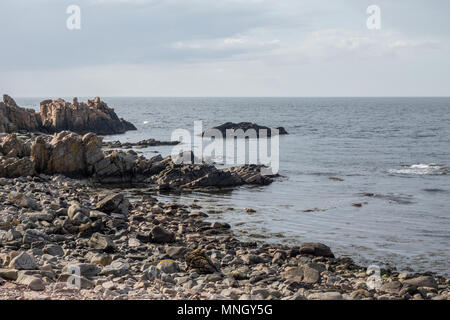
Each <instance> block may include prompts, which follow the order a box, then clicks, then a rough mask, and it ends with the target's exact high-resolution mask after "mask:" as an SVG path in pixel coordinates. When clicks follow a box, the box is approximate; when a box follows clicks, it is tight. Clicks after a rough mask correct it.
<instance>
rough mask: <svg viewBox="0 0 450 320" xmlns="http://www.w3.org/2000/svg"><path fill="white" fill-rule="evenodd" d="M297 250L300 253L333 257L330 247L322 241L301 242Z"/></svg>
mask: <svg viewBox="0 0 450 320" xmlns="http://www.w3.org/2000/svg"><path fill="white" fill-rule="evenodd" d="M299 252H300V254H309V255H314V256H318V257H329V258H334V254H333V252H331V249H330V248H329V247H328V246H326V245H324V244H322V243H316V242H309V243H302V244H301V245H300V251H299Z"/></svg>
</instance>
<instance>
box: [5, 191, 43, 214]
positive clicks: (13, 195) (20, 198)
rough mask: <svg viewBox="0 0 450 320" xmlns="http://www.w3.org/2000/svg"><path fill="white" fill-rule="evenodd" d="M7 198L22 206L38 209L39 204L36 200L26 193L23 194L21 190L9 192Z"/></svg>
mask: <svg viewBox="0 0 450 320" xmlns="http://www.w3.org/2000/svg"><path fill="white" fill-rule="evenodd" d="M8 199H9V200H10V201H12V202H14V203H15V204H16V205H18V206H19V207H22V208H29V209H33V210H38V209H40V206H39V204H38V203H37V202H36V200H34V199H33V198H31V197H30V196H28V195H25V194H24V193H22V192H15V191H12V192H10V193H9V195H8Z"/></svg>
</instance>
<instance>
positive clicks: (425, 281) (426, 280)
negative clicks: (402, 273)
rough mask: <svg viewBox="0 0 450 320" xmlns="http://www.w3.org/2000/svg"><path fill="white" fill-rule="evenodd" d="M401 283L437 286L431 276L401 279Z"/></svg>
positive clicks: (415, 285) (416, 285) (417, 285)
mask: <svg viewBox="0 0 450 320" xmlns="http://www.w3.org/2000/svg"><path fill="white" fill-rule="evenodd" d="M403 285H409V286H414V287H429V288H435V289H437V288H438V285H437V283H436V280H435V279H434V278H433V277H432V276H421V277H416V278H412V279H408V280H405V281H403Z"/></svg>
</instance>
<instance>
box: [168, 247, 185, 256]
mask: <svg viewBox="0 0 450 320" xmlns="http://www.w3.org/2000/svg"><path fill="white" fill-rule="evenodd" d="M186 250H187V249H186V248H185V247H167V248H166V254H167V255H168V256H169V257H171V258H172V259H179V258H182V257H183V256H184V254H185V253H186Z"/></svg>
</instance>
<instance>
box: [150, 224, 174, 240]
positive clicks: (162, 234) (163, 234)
mask: <svg viewBox="0 0 450 320" xmlns="http://www.w3.org/2000/svg"><path fill="white" fill-rule="evenodd" d="M150 235H151V238H152V242H155V243H169V242H175V234H174V233H173V232H171V231H168V230H166V229H164V228H163V227H161V226H155V227H153V228H152V230H151V231H150Z"/></svg>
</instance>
